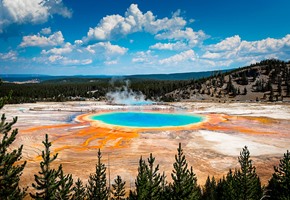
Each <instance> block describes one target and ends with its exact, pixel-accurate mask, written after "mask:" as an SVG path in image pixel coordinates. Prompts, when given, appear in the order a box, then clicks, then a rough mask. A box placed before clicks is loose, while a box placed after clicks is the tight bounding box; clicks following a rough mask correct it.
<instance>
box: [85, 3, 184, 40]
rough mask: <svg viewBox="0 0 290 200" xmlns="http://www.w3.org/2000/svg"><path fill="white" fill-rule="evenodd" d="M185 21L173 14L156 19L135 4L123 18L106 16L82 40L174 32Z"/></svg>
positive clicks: (149, 12) (181, 26)
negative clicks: (143, 33)
mask: <svg viewBox="0 0 290 200" xmlns="http://www.w3.org/2000/svg"><path fill="white" fill-rule="evenodd" d="M185 25H186V21H185V20H184V19H183V18H182V17H179V16H178V15H177V14H174V15H173V16H172V18H167V17H165V18H162V19H156V16H154V15H153V13H152V12H151V11H147V12H146V13H144V14H143V13H142V11H141V10H140V9H139V8H138V5H137V4H131V5H130V7H129V8H128V9H127V11H126V13H125V15H124V16H121V15H108V16H106V17H104V18H103V19H102V20H101V21H100V22H99V24H98V25H97V26H96V27H95V28H90V29H89V31H88V33H87V37H85V38H84V39H83V40H84V41H86V42H88V41H91V40H99V41H105V40H112V39H114V38H117V37H123V36H126V35H128V34H131V33H135V32H142V31H145V32H148V33H151V34H155V33H158V32H159V31H166V30H176V29H180V28H183V27H184V26H185Z"/></svg>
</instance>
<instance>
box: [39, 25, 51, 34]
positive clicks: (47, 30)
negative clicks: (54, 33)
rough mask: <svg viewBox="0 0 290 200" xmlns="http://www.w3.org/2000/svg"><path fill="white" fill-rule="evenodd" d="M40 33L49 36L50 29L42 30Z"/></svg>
mask: <svg viewBox="0 0 290 200" xmlns="http://www.w3.org/2000/svg"><path fill="white" fill-rule="evenodd" d="M40 33H41V34H43V35H49V34H51V28H50V27H48V28H43V29H41V31H40Z"/></svg>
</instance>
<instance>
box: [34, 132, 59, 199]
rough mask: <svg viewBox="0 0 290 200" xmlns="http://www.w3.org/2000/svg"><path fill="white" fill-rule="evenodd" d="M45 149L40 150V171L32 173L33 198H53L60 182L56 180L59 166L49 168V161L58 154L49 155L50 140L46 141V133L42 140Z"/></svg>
mask: <svg viewBox="0 0 290 200" xmlns="http://www.w3.org/2000/svg"><path fill="white" fill-rule="evenodd" d="M42 143H43V145H44V147H45V149H44V151H42V155H41V156H42V159H43V161H41V162H40V169H41V170H40V171H39V172H38V175H34V180H35V183H32V187H33V188H34V189H35V190H36V193H35V194H33V193H30V196H31V197H32V198H33V199H45V200H50V199H55V198H56V195H57V191H58V188H59V187H60V184H61V182H60V181H58V177H59V175H60V173H61V171H62V168H61V166H59V167H58V169H57V170H55V169H51V163H52V162H53V161H54V160H55V159H56V158H57V156H58V154H55V155H53V156H52V157H51V155H50V154H51V152H50V147H51V142H49V141H48V135H47V134H46V135H45V140H44V141H42Z"/></svg>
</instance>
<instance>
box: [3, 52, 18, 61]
mask: <svg viewBox="0 0 290 200" xmlns="http://www.w3.org/2000/svg"><path fill="white" fill-rule="evenodd" d="M17 55H18V53H17V52H16V51H9V52H8V53H0V60H6V61H11V60H16V59H17Z"/></svg>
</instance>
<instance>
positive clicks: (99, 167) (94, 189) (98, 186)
mask: <svg viewBox="0 0 290 200" xmlns="http://www.w3.org/2000/svg"><path fill="white" fill-rule="evenodd" d="M101 158H102V154H101V150H100V149H99V151H98V163H97V164H96V172H95V173H94V174H91V175H90V177H89V180H88V185H87V198H88V199H90V200H107V199H108V194H109V191H108V188H107V186H106V184H107V179H106V166H105V164H103V163H102V162H101Z"/></svg>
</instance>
